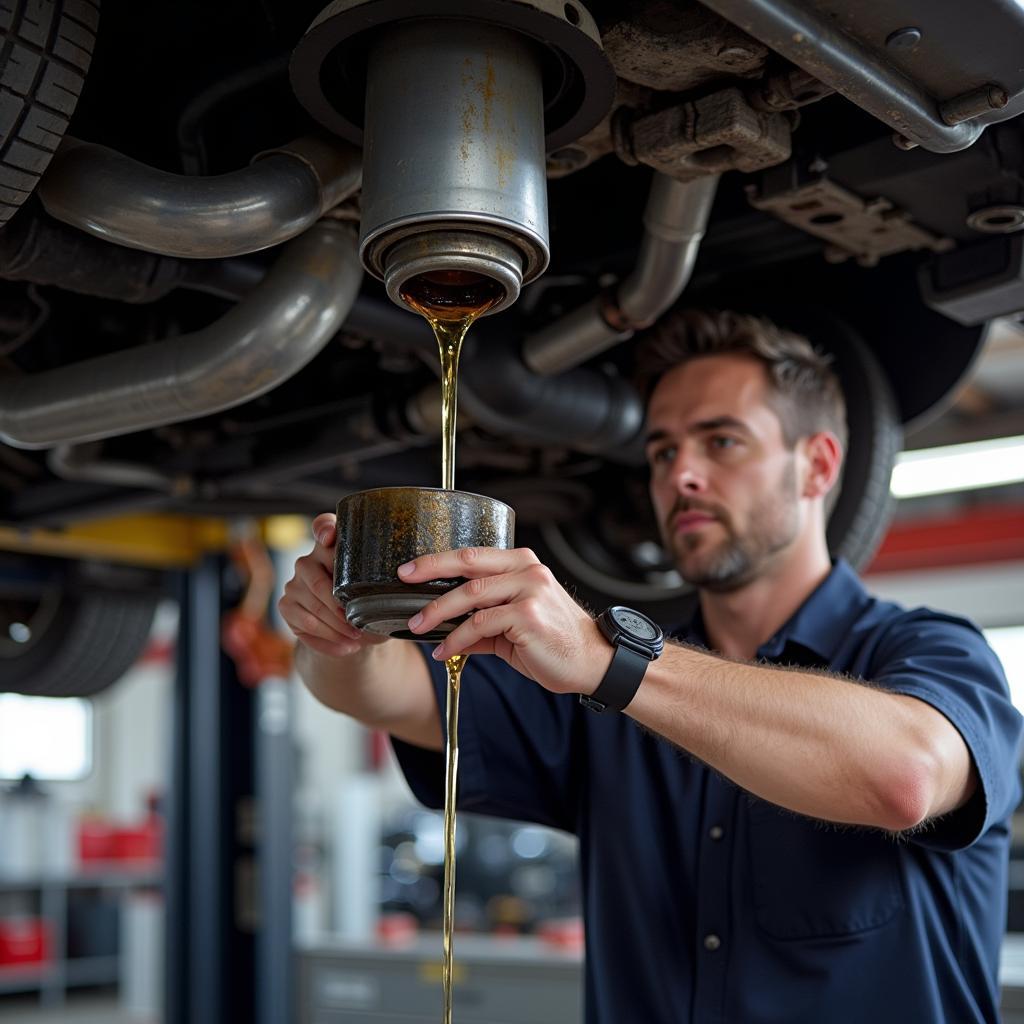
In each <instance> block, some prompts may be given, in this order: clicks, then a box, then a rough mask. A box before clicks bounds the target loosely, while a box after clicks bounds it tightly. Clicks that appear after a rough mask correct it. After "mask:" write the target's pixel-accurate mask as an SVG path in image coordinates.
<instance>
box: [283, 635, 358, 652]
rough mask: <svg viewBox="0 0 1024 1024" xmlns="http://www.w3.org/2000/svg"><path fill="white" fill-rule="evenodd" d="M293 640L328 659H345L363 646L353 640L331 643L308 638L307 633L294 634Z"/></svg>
mask: <svg viewBox="0 0 1024 1024" xmlns="http://www.w3.org/2000/svg"><path fill="white" fill-rule="evenodd" d="M295 638H296V639H297V640H298V641H299V642H300V643H302V644H305V645H306V647H308V648H310V650H313V651H316V652H317V654H325V655H327V657H329V658H346V657H348V656H349V655H350V654H355V653H356V651H359V650H361V649H362V647H363V644H361V643H359V642H357V641H355V640H341V641H337V642H331V641H329V640H323V639H321V638H320V637H318V636H310V635H309V634H307V633H296V634H295Z"/></svg>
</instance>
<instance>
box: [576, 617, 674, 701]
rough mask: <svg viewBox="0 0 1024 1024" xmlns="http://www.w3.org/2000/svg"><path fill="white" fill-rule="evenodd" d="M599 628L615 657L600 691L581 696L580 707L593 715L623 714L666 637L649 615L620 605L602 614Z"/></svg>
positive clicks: (663, 646)
mask: <svg viewBox="0 0 1024 1024" xmlns="http://www.w3.org/2000/svg"><path fill="white" fill-rule="evenodd" d="M597 625H598V628H599V629H600V630H601V633H602V634H603V635H604V638H605V639H606V640H607V641H608V642H609V643H610V644H611V645H612V646H613V647H614V648H615V655H614V657H613V658H612V663H611V665H609V666H608V671H607V672H605V674H604V678H603V679H602V680H601V682H600V683H599V684H598V687H597V689H596V690H595V691H594V692H593V693H592V694H590V695H589V696H588V695H587V694H584V693H581V694H580V703H581V704H582V705H583V706H584V707H585V708H590V710H591V711H597V712H601V711H608V710H611V711H622V710H623V708H625V707H626V706H627V705H628V704H629V702H630V701H631V700H632V699H633V698H634V697H635V696H636V691H637V690H639V689H640V684H641V683H642V682H643V678H644V674H645V673H646V672H647V666H648V665H650V663H651V662H652V661H654V659H655V658H658V657H660V656H661V652H662V651H663V650H664V649H665V634H664V633H662V631H661V629H660V628H659V627H658V625H657V624H656V623H654V622H652V621H651V620H650V619H649V618H647V616H646V615H644V614H642V613H641V612H638V611H634V610H633V609H632V608H623V607H622V605H618V604H615V605H612V606H611V608H606V609H605V610H604V611H603V612H601V614H600V615H599V616H598V617H597Z"/></svg>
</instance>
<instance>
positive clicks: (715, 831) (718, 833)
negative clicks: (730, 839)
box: [708, 825, 725, 841]
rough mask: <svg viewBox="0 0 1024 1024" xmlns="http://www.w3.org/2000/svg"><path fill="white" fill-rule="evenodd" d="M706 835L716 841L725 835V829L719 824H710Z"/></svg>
mask: <svg viewBox="0 0 1024 1024" xmlns="http://www.w3.org/2000/svg"><path fill="white" fill-rule="evenodd" d="M708 835H709V836H710V837H711V838H712V839H714V840H716V841H717V840H719V839H721V838H722V836H724V835H725V829H724V828H722V826H721V825H712V826H711V828H709V829H708Z"/></svg>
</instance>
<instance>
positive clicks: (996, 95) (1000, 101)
mask: <svg viewBox="0 0 1024 1024" xmlns="http://www.w3.org/2000/svg"><path fill="white" fill-rule="evenodd" d="M1009 102H1010V94H1009V93H1008V92H1007V91H1006V90H1005V89H1002V88H1000V87H999V86H998V85H990V86H989V87H988V105H989V106H990V107H991V108H992V109H993V110H999V108H1000V107H1005V106H1006V104H1007V103H1009Z"/></svg>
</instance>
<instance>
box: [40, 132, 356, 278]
mask: <svg viewBox="0 0 1024 1024" xmlns="http://www.w3.org/2000/svg"><path fill="white" fill-rule="evenodd" d="M361 179H362V163H361V156H360V154H359V151H358V150H356V149H355V148H353V147H352V146H350V145H349V144H348V143H345V142H341V141H338V140H331V141H325V140H322V139H318V138H314V137H307V138H302V139H297V140H296V141H295V142H292V143H290V144H289V145H288V146H285V147H282V148H281V149H278V150H272V151H269V152H267V153H262V154H260V155H259V156H258V157H257V158H256V160H255V161H254V162H253V163H252V164H250V165H249V166H248V167H243V168H241V169H240V170H237V171H232V172H230V173H229V174H218V175H212V176H209V177H198V176H192V175H185V174H172V173H170V172H169V171H161V170H158V169H157V168H155V167H148V166H147V165H145V164H142V163H139V162H138V161H136V160H132V159H131V158H130V157H127V156H124V155H123V154H121V153H117V152H115V151H114V150H112V149H107V148H106V147H105V146H97V145H94V144H92V143H88V142H82V141H80V140H78V139H72V138H65V140H64V141H63V142H62V143H61V145H60V148H59V149H58V150H57V155H56V156H55V157H54V158H53V160H52V161H51V162H50V166H49V167H48V168H47V171H46V174H45V175H44V176H43V179H42V181H41V182H40V183H39V196H40V198H41V199H42V202H43V206H44V207H45V208H46V211H47V212H48V213H49V214H50V215H51V216H53V217H56V218H57V219H58V220H62V221H64V222H65V223H66V224H71V225H72V226H73V227H76V228H80V229H81V230H83V231H87V232H88V233H89V234H91V235H96V236H97V237H99V238H104V239H106V240H107V241H110V242H117V243H118V244H119V245H125V246H128V247H129V248H131V249H142V250H143V251H144V252H155V253H160V254H162V255H165V256H186V257H195V258H201V259H211V258H215V257H222V256H240V255H243V254H244V253H250V252H256V251H257V250H259V249H268V248H270V247H271V246H274V245H278V244H280V243H281V242H284V241H287V240H288V239H290V238H294V237H295V236H296V235H300V234H301V233H302V232H303V231H305V230H307V229H308V228H309V227H310V226H311V225H312V224H314V223H315V222H316V221H317V220H318V219H319V217H320V216H321V215H322V214H323V213H325V212H326V211H327V210H329V209H331V208H332V207H333V206H336V205H337V204H338V203H340V202H342V201H343V200H344V199H345V198H347V197H348V196H350V195H352V193H353V192H355V191H356V190H357V189H358V188H359V186H360V182H361Z"/></svg>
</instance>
